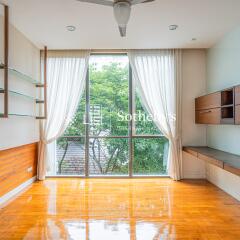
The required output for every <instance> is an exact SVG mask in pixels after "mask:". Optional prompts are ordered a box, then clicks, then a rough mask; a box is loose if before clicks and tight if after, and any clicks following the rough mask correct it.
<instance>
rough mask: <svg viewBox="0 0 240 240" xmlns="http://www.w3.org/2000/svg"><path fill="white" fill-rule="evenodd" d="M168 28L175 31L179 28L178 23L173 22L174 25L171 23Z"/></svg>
mask: <svg viewBox="0 0 240 240" xmlns="http://www.w3.org/2000/svg"><path fill="white" fill-rule="evenodd" d="M168 28H169V30H170V31H174V30H176V29H177V28H178V25H175V24H173V25H170V26H169V27H168Z"/></svg>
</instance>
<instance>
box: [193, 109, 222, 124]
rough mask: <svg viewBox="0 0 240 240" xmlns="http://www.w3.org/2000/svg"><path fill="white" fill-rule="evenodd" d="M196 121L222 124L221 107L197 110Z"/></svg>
mask: <svg viewBox="0 0 240 240" xmlns="http://www.w3.org/2000/svg"><path fill="white" fill-rule="evenodd" d="M195 121H196V123H198V124H220V122H221V108H214V109H207V110H200V111H196V118H195Z"/></svg>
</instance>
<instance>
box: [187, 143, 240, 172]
mask: <svg viewBox="0 0 240 240" xmlns="http://www.w3.org/2000/svg"><path fill="white" fill-rule="evenodd" d="M183 151H185V152H187V153H189V154H191V155H193V156H195V157H196V158H198V159H201V160H203V161H206V162H208V163H210V164H213V165H215V166H217V167H220V168H222V169H224V170H226V171H228V172H231V173H233V174H236V175H238V176H240V156H239V155H235V154H231V153H228V152H224V151H220V150H217V149H214V148H210V147H183Z"/></svg>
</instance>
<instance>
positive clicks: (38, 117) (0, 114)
mask: <svg viewBox="0 0 240 240" xmlns="http://www.w3.org/2000/svg"><path fill="white" fill-rule="evenodd" d="M3 116H4V114H3V113H0V117H3ZM8 116H16V117H29V118H36V119H45V118H44V117H40V116H35V115H31V114H23V113H8Z"/></svg>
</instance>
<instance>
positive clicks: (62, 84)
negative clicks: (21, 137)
mask: <svg viewBox="0 0 240 240" xmlns="http://www.w3.org/2000/svg"><path fill="white" fill-rule="evenodd" d="M89 55H90V52H89V51H49V52H48V59H47V84H48V85H47V91H48V96H47V103H48V109H47V119H46V120H41V121H40V144H39V157H38V179H39V180H44V179H45V175H46V171H47V168H48V166H49V164H48V161H47V159H48V156H47V155H48V152H49V151H48V149H47V147H48V144H50V143H52V142H53V141H55V140H56V139H57V138H58V137H60V136H61V135H62V134H63V133H64V131H65V129H66V128H67V126H68V124H69V122H70V121H71V119H72V117H73V116H74V114H75V112H76V110H77V106H78V103H79V101H80V98H81V96H82V94H83V92H84V88H85V82H86V81H85V79H86V73H87V69H88V61H89Z"/></svg>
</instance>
